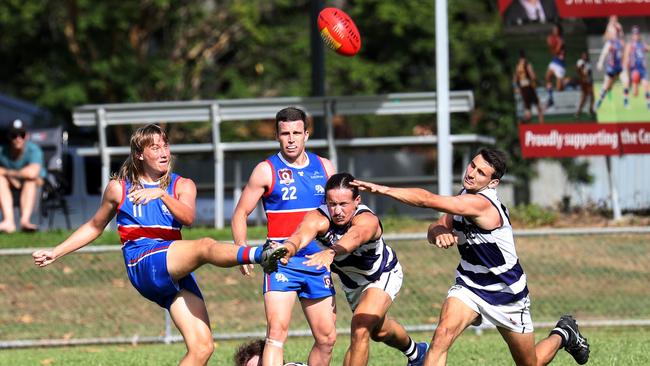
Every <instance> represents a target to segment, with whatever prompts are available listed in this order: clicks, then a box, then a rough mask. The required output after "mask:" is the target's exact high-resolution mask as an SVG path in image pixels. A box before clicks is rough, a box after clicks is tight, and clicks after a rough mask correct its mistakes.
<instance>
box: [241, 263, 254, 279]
mask: <svg viewBox="0 0 650 366" xmlns="http://www.w3.org/2000/svg"><path fill="white" fill-rule="evenodd" d="M253 268H255V266H253V265H252V264H242V265H241V266H239V272H241V274H242V275H244V276H249V277H251V276H253Z"/></svg>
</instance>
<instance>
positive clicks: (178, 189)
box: [33, 125, 286, 365]
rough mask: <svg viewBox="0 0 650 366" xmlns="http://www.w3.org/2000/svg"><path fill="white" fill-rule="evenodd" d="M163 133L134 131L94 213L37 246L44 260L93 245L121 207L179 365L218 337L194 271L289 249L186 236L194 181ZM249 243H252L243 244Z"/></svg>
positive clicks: (128, 243)
mask: <svg viewBox="0 0 650 366" xmlns="http://www.w3.org/2000/svg"><path fill="white" fill-rule="evenodd" d="M170 164H171V155H170V151H169V145H168V143H167V136H166V134H165V132H164V131H163V130H162V129H161V128H160V127H158V126H156V125H147V126H144V127H142V128H140V129H138V130H137V131H136V132H135V133H134V134H133V135H132V136H131V154H130V156H129V157H128V158H127V159H126V161H125V162H124V164H123V165H122V167H121V168H120V171H119V172H118V173H117V174H116V175H114V176H113V178H112V179H111V181H110V182H109V183H108V186H107V187H106V190H105V191H104V196H103V197H102V202H101V205H100V207H99V209H98V210H97V212H96V213H95V215H94V217H93V218H91V219H90V221H88V222H87V223H85V224H84V225H82V226H81V227H80V228H79V229H77V230H76V231H75V232H74V233H73V234H72V235H71V236H70V237H69V238H67V239H66V240H65V241H63V242H62V243H61V244H59V245H58V246H57V247H56V248H54V249H52V250H38V251H35V252H34V253H33V257H34V263H35V264H36V265H38V266H40V267H44V266H47V265H48V264H51V263H52V262H54V261H55V260H56V259H58V258H60V257H62V256H64V255H66V254H68V253H71V252H73V251H75V250H77V249H80V248H82V247H83V246H85V245H87V244H89V243H90V242H92V241H93V240H95V239H96V238H97V237H99V236H100V235H101V234H102V233H103V231H104V228H105V227H106V225H108V223H109V222H110V221H111V219H112V218H113V217H114V216H115V214H117V220H116V221H117V226H118V232H119V235H120V240H121V241H122V244H123V247H122V253H123V255H124V264H125V266H126V270H127V274H128V276H129V279H130V280H131V283H132V284H133V286H134V287H135V288H136V289H137V290H138V292H139V293H140V294H141V295H142V296H144V297H145V298H147V299H149V300H151V301H153V302H155V303H157V304H158V305H160V306H161V307H164V308H166V309H167V310H169V314H170V315H171V317H172V320H173V321H174V324H176V326H177V327H178V329H179V330H180V332H181V334H182V335H183V339H184V340H185V344H186V346H187V353H186V354H185V356H184V357H183V359H182V360H181V361H180V364H181V365H203V364H206V363H207V362H208V359H209V358H210V356H211V355H212V351H213V349H214V344H213V341H212V331H211V329H210V321H209V318H208V313H207V309H206V307H205V302H204V300H203V296H202V295H201V290H199V286H198V284H197V283H196V279H195V277H194V274H193V271H194V270H195V269H197V268H198V267H200V266H201V265H203V264H206V263H209V264H213V265H215V266H219V267H232V266H236V265H238V264H242V263H251V262H264V264H263V265H264V266H265V270H269V271H270V270H274V267H275V268H277V259H278V258H279V256H283V255H284V254H285V252H286V251H285V250H283V251H280V252H278V251H274V250H267V251H265V252H262V249H261V247H257V248H242V247H240V246H237V245H233V244H221V243H217V242H216V241H214V240H213V239H210V238H203V239H198V240H182V237H181V228H182V226H183V225H191V224H192V222H193V221H194V217H195V206H196V204H195V200H196V187H195V185H194V182H192V180H190V179H187V178H182V177H180V176H178V175H176V174H174V173H172V172H171V168H170ZM244 249H247V250H244Z"/></svg>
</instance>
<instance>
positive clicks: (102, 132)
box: [97, 108, 111, 189]
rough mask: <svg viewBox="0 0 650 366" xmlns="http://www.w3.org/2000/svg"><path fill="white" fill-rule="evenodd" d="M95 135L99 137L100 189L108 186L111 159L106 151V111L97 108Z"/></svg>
mask: <svg viewBox="0 0 650 366" xmlns="http://www.w3.org/2000/svg"><path fill="white" fill-rule="evenodd" d="M97 134H98V135H99V156H100V158H101V161H102V189H104V188H106V186H107V185H108V180H109V178H110V173H111V172H110V169H111V157H110V155H109V153H108V151H107V150H106V148H107V147H108V145H107V142H106V110H105V109H104V108H99V109H98V110H97Z"/></svg>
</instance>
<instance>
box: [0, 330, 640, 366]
mask: <svg viewBox="0 0 650 366" xmlns="http://www.w3.org/2000/svg"><path fill="white" fill-rule="evenodd" d="M583 332H584V333H585V335H586V336H587V338H588V339H589V343H590V345H591V357H590V360H589V363H588V365H593V366H598V365H603V366H604V365H607V366H609V365H648V364H650V354H649V353H648V352H646V350H647V344H648V342H650V329H648V328H586V329H584V330H583ZM547 333H548V329H538V330H537V331H536V335H537V337H536V338H537V339H538V340H539V339H541V338H543V337H545V336H546V334H547ZM412 335H413V337H414V338H415V339H417V340H422V341H423V340H428V339H429V338H430V336H431V334H430V333H413V334H412ZM311 342H312V340H311V338H306V337H299V338H291V339H289V341H288V342H287V344H286V347H285V350H286V353H285V359H286V360H287V361H303V362H305V361H306V359H307V355H308V352H309V349H310V348H311ZM348 342H349V341H348V336H340V337H339V338H338V341H337V344H336V346H335V347H334V356H333V360H332V365H340V364H342V360H343V355H344V353H345V350H346V348H347V346H348V344H349V343H348ZM240 343H242V341H226V342H217V343H215V345H216V347H215V353H214V354H213V356H212V359H211V362H210V363H209V364H210V365H223V366H226V365H232V364H233V362H232V355H233V353H234V351H235V349H236V347H237V346H238V345H239V344H240ZM184 352H185V348H184V346H183V345H182V344H172V345H140V346H92V347H72V348H44V349H20V350H3V351H2V352H0V365H2V366H5V365H6V366H22V365H35V366H43V365H45V366H47V365H53V366H61V365H70V366H72V365H75V366H76V365H84V366H100V365H122V366H129V365H133V366H147V365H151V366H154V365H156V366H163V365H176V364H177V363H178V359H180V357H182V355H183V353H184ZM369 364H370V365H371V366H373V365H374V366H392V365H403V364H405V359H404V356H403V355H402V354H400V353H399V352H398V351H396V350H394V349H392V348H389V347H387V346H385V345H383V344H378V343H373V344H372V345H371V351H370V363H369ZM448 364H449V365H511V364H513V362H512V360H511V358H510V354H509V352H508V349H507V347H506V345H505V343H504V342H503V340H502V339H501V336H500V335H499V334H498V333H497V332H496V331H486V332H484V333H483V334H482V335H480V336H478V335H475V334H474V333H473V332H466V333H465V334H463V335H462V336H461V337H460V338H459V339H458V340H457V341H456V344H455V345H454V346H453V348H452V349H451V352H450V354H449V359H448ZM553 365H575V362H574V361H573V358H571V356H570V355H569V354H568V353H566V352H564V351H560V352H559V353H558V355H557V357H556V358H555V360H554V362H553Z"/></svg>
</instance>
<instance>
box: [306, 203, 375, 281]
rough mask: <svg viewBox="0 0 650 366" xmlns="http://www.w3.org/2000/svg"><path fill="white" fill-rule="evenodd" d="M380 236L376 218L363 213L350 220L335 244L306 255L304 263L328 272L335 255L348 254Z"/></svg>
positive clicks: (368, 213)
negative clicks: (348, 226) (323, 268)
mask: <svg viewBox="0 0 650 366" xmlns="http://www.w3.org/2000/svg"><path fill="white" fill-rule="evenodd" d="M380 235H381V226H380V225H379V219H377V216H375V215H373V214H371V213H370V212H364V213H362V214H360V215H357V216H355V217H354V218H352V224H351V225H350V228H349V229H348V231H347V232H346V233H345V234H344V235H343V236H342V237H341V239H339V241H338V242H337V243H336V244H334V245H332V246H331V247H329V248H327V249H324V250H321V251H320V252H318V253H314V254H311V255H306V256H305V258H307V259H308V260H307V261H305V264H306V265H308V266H316V269H320V268H322V267H326V268H327V270H328V271H329V270H330V266H331V265H332V262H333V261H334V258H335V257H336V256H337V255H341V254H347V253H350V252H352V251H353V250H355V249H357V248H358V247H360V246H361V245H362V244H363V243H367V242H369V241H370V240H372V239H376V238H378V237H379V236H380Z"/></svg>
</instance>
